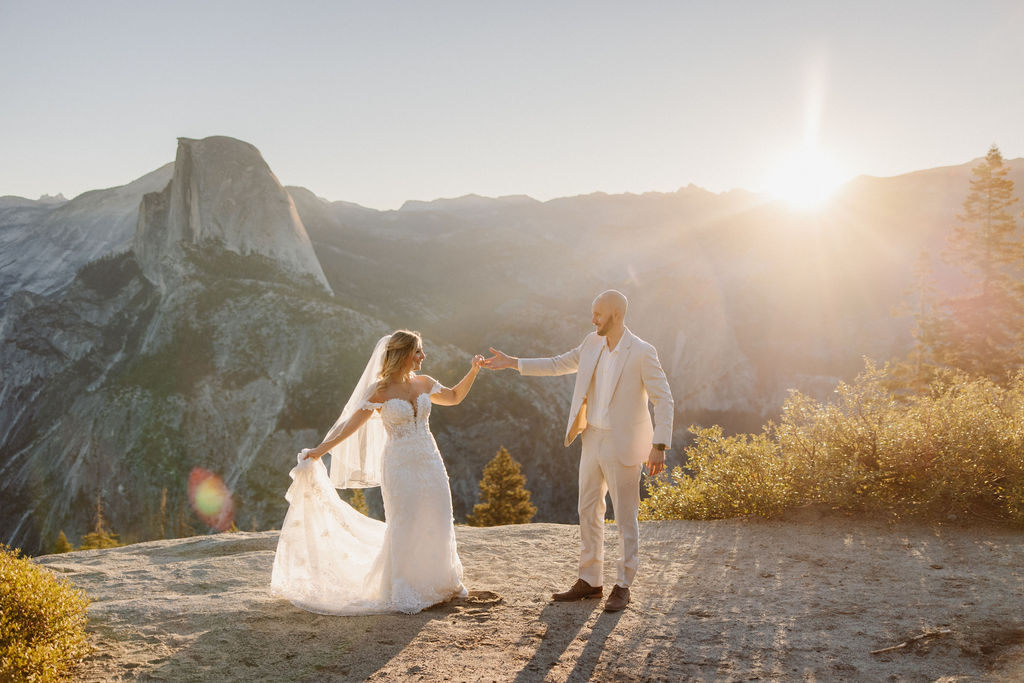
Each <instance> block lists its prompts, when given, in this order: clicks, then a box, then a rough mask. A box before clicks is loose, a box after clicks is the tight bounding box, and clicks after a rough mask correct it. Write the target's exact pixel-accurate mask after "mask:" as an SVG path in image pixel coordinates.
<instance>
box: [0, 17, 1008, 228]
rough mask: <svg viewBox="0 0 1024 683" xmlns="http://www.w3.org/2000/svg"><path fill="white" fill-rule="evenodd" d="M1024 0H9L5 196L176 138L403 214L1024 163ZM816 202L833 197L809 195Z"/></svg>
mask: <svg viewBox="0 0 1024 683" xmlns="http://www.w3.org/2000/svg"><path fill="white" fill-rule="evenodd" d="M1021 35H1024V6H1021V5H1020V4H1019V3H1010V2H998V1H990V2H982V3H976V4H972V5H964V4H961V3H955V2H946V3H927V4H926V3H923V2H908V3H901V4H899V5H897V6H892V5H890V4H887V3H880V2H877V3H857V4H855V5H850V6H846V7H838V8H837V7H835V6H832V5H829V6H820V5H819V4H817V3H813V2H809V1H806V2H799V3H791V4H787V5H786V6H784V7H776V6H765V5H762V4H758V3H745V2H728V3H721V4H717V5H715V6H713V7H712V6H704V5H700V4H693V5H690V4H686V3H670V2H655V3H645V4H642V5H636V6H623V5H620V4H617V3H606V2H598V3H582V2H575V3H564V4H558V5H556V6H551V5H548V4H545V3H536V2H534V3H529V2H528V3H517V4H516V5H515V6H514V7H502V6H493V5H481V4H479V3H471V2H450V3H444V4H443V5H439V6H424V5H413V4H398V3H396V4H388V5H366V4H362V3H332V4H320V3H311V2H304V3H295V4H292V5H289V6H288V8H287V9H285V8H284V7H283V6H279V5H277V4H275V3H271V2H237V1H234V0H232V1H230V2H218V3H213V4H206V3H198V2H182V3H176V4H174V5H170V6H154V5H148V4H147V5H135V4H132V3H127V2H111V1H105V2H98V3H89V4H85V5H83V4H78V3H70V2H32V3H29V2H3V3H0V79H2V81H0V82H2V83H3V87H4V91H5V95H6V98H5V99H6V102H5V107H4V109H3V110H2V111H0V131H3V132H2V133H0V144H2V147H3V149H4V157H5V160H6V162H7V163H5V164H4V165H3V167H0V194H11V195H19V196H24V197H29V198H36V197H39V196H40V195H43V194H50V195H55V194H58V193H61V194H63V195H64V196H66V197H68V198H71V197H74V196H76V195H78V194H80V193H81V192H83V191H87V190H91V189H96V188H99V187H112V186H116V185H122V184H124V183H126V182H130V181H131V180H132V179H134V178H136V177H139V175H141V174H143V173H146V172H148V171H151V170H153V169H156V168H158V167H159V166H161V165H163V164H164V163H167V162H168V161H171V160H173V158H174V151H175V145H176V138H177V137H179V136H181V137H190V138H203V137H207V136H210V135H229V136H232V137H236V138H239V139H242V140H246V141H247V142H250V143H252V144H254V145H255V146H256V147H257V148H259V149H260V150H261V152H262V153H263V155H264V158H265V159H266V161H267V163H268V164H269V165H270V166H271V168H273V169H274V170H275V172H276V173H277V174H278V176H279V178H281V179H282V181H283V182H285V183H287V184H291V185H299V186H303V187H306V188H308V189H310V190H311V191H313V192H314V193H316V194H317V195H319V196H323V197H327V198H330V199H332V200H340V201H349V202H354V203H357V204H360V205H362V206H366V207H370V208H376V209H392V208H398V207H399V206H401V204H402V203H403V202H405V201H409V200H424V201H429V200H432V199H437V198H450V197H460V196H464V195H467V194H477V195H481V196H490V197H498V196H505V195H528V196H530V197H533V198H535V199H538V200H540V201H545V200H548V199H552V198H555V197H565V196H574V195H579V194H589V193H592V192H607V193H611V194H616V193H623V192H632V193H637V194H640V193H643V192H648V191H653V192H674V191H676V190H677V189H679V188H683V187H686V186H688V185H691V184H693V185H696V186H699V187H702V188H704V189H707V190H709V191H711V192H716V193H720V192H725V191H729V190H731V189H746V190H750V191H753V192H769V193H772V194H774V195H776V196H790V197H792V198H794V199H796V200H800V199H801V198H803V197H804V196H806V197H807V198H812V197H811V195H814V194H815V193H821V192H825V191H827V189H829V188H830V187H832V186H834V185H835V184H837V183H839V182H842V181H845V180H848V179H850V178H853V177H855V176H858V175H871V176H879V177H888V176H895V175H901V174H903V173H908V172H913V171H917V170H922V169H927V168H934V167H940V166H949V165H959V164H962V163H965V162H967V161H969V160H971V159H975V158H977V157H979V156H982V155H983V154H984V153H985V151H986V150H987V149H988V147H989V145H991V144H993V143H994V144H998V145H999V146H1000V149H1001V150H1002V151H1003V154H1004V156H1005V157H1006V158H1015V157H1020V156H1022V155H1024V127H1022V126H1020V123H1019V122H1020V121H1021V120H1024V92H1022V91H1021V90H1020V89H1019V88H1015V87H1013V85H1012V84H1013V83H1015V82H1017V81H1019V73H1017V70H1016V69H1015V67H1018V68H1019V65H1020V64H1024V41H1021V40H1020V36H1021ZM819 186H820V187H819Z"/></svg>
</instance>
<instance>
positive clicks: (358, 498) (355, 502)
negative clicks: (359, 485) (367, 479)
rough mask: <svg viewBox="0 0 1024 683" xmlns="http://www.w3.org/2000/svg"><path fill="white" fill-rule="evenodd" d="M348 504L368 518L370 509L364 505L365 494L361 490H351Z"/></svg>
mask: <svg viewBox="0 0 1024 683" xmlns="http://www.w3.org/2000/svg"><path fill="white" fill-rule="evenodd" d="M348 504H349V505H351V506H352V507H353V508H354V509H355V510H356V511H357V512H361V513H363V514H364V515H366V516H367V517H369V516H370V507H369V506H368V505H367V504H366V494H364V493H363V490H362V489H352V491H351V492H350V493H349V494H348Z"/></svg>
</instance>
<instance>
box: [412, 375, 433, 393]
mask: <svg viewBox="0 0 1024 683" xmlns="http://www.w3.org/2000/svg"><path fill="white" fill-rule="evenodd" d="M413 381H414V382H416V391H417V392H424V391H430V389H431V388H433V386H434V382H435V381H436V380H434V378H433V377H431V376H430V375H416V376H414V377H413Z"/></svg>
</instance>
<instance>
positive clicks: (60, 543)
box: [53, 530, 75, 553]
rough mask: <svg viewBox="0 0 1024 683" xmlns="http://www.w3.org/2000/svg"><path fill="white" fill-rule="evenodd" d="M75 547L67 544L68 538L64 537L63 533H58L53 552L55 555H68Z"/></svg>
mask: <svg viewBox="0 0 1024 683" xmlns="http://www.w3.org/2000/svg"><path fill="white" fill-rule="evenodd" d="M74 549H75V547H74V546H73V545H71V544H70V543H69V542H68V537H67V536H65V535H64V531H63V530H62V531H61V532H60V536H58V537H57V543H56V544H55V545H54V548H53V552H55V553H70V552H71V551H72V550H74Z"/></svg>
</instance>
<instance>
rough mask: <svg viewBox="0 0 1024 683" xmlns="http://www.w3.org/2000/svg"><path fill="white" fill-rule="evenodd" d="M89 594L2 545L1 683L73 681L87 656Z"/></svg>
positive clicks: (0, 545)
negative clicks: (86, 632)
mask: <svg viewBox="0 0 1024 683" xmlns="http://www.w3.org/2000/svg"><path fill="white" fill-rule="evenodd" d="M88 604H89V601H88V598H86V596H85V594H84V593H82V592H81V591H79V590H76V589H74V588H72V587H71V586H70V585H69V584H68V583H67V581H65V580H64V579H62V578H59V577H57V576H56V575H54V574H53V573H52V572H50V571H49V570H47V569H45V568H43V567H41V566H39V565H37V564H35V563H34V562H33V561H32V560H30V559H29V558H27V557H22V556H21V553H20V551H18V550H17V549H11V548H8V547H7V546H5V545H2V544H0V680H4V681H8V680H29V681H54V680H61V679H66V678H69V677H70V675H71V672H72V671H73V669H74V667H75V666H76V665H77V663H78V662H79V660H81V658H82V657H84V656H85V655H86V654H88V652H89V645H88V643H87V642H86V637H85V623H86V620H87V607H88Z"/></svg>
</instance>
